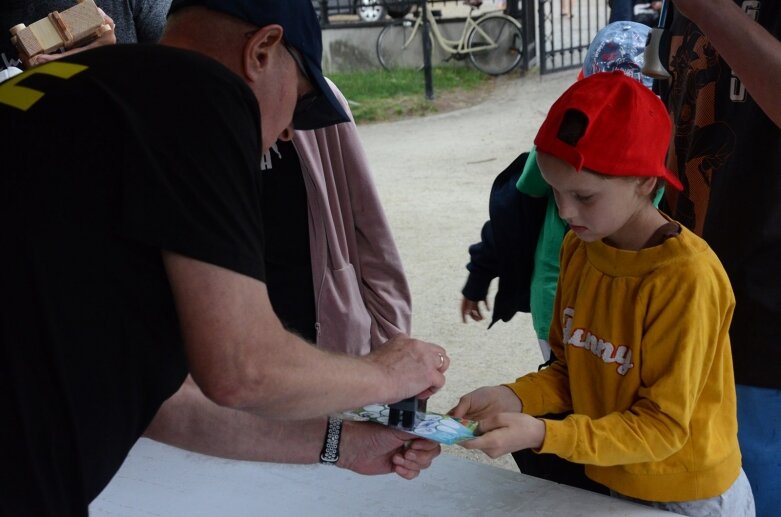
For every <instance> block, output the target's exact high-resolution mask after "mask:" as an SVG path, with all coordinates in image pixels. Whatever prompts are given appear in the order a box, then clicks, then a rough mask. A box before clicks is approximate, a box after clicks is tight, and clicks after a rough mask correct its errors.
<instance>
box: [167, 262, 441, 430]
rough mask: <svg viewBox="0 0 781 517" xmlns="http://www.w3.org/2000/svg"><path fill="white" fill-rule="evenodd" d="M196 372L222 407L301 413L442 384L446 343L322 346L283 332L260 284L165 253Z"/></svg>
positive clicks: (400, 340)
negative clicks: (355, 351) (356, 352)
mask: <svg viewBox="0 0 781 517" xmlns="http://www.w3.org/2000/svg"><path fill="white" fill-rule="evenodd" d="M163 261H164V264H165V267H166V271H167V274H168V278H169V281H170V284H171V289H172V291H173V295H174V299H175V302H176V305H177V311H178V314H179V321H180V325H181V329H182V336H183V339H184V343H185V351H186V354H187V360H188V364H189V368H190V373H191V374H192V376H193V379H194V380H195V382H196V383H197V384H198V386H199V387H200V388H201V390H202V391H203V393H204V394H205V395H206V396H207V397H208V398H209V399H211V400H213V401H214V402H216V403H217V404H219V405H222V406H228V407H231V408H234V409H242V410H245V411H249V412H253V413H256V414H259V415H263V416H266V417H271V418H279V419H303V418H309V417H315V416H320V415H325V414H328V413H332V412H336V411H342V410H345V409H349V408H354V407H359V406H362V405H366V404H371V403H385V402H395V401H398V400H401V399H403V398H406V397H410V396H413V395H422V396H423V397H426V396H428V395H430V394H431V393H433V392H435V391H437V390H438V389H439V388H440V387H441V386H442V385H444V382H445V378H444V375H443V373H444V371H445V370H446V369H447V367H448V364H449V361H448V359H447V355H446V353H445V350H444V349H443V348H441V347H439V346H437V345H433V344H430V343H425V342H423V341H418V340H414V339H409V338H407V337H405V336H399V337H396V338H394V339H392V340H391V341H389V342H388V344H387V345H385V346H383V347H382V348H381V349H380V350H378V351H376V352H374V353H372V354H370V355H368V356H365V357H362V358H355V357H348V356H344V355H337V354H331V353H327V352H324V351H321V350H318V349H317V348H315V347H313V346H312V345H310V344H309V343H306V342H305V341H303V340H302V339H300V338H299V337H297V336H295V335H294V334H291V333H289V332H287V331H286V330H285V329H284V328H283V327H282V324H281V323H280V322H279V320H278V319H277V317H276V315H275V314H274V312H273V310H272V308H271V304H270V302H269V299H268V295H267V292H266V288H265V285H264V284H263V283H262V282H259V281H257V280H255V279H253V278H250V277H247V276H244V275H241V274H239V273H236V272H234V271H230V270H227V269H224V268H222V267H219V266H215V265H212V264H207V263H204V262H201V261H198V260H194V259H192V258H189V257H185V256H182V255H178V254H175V253H170V252H163Z"/></svg>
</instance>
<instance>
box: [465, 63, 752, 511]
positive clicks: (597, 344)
mask: <svg viewBox="0 0 781 517" xmlns="http://www.w3.org/2000/svg"><path fill="white" fill-rule="evenodd" d="M669 141H670V120H669V116H668V114H667V111H666V109H665V107H664V105H663V104H662V102H661V101H660V100H659V99H658V98H657V97H656V96H655V95H654V94H653V93H652V92H651V91H649V90H648V89H647V88H646V87H644V86H643V85H642V84H640V83H639V82H637V81H636V80H634V79H630V78H628V77H626V76H625V75H624V74H623V73H621V72H614V73H599V74H595V75H593V76H591V77H588V78H586V79H583V80H582V81H578V82H577V83H575V84H574V85H573V86H572V87H570V88H569V89H568V90H567V91H566V92H565V93H564V94H563V95H562V96H561V97H560V98H559V99H558V100H557V101H556V102H555V103H554V105H553V107H552V108H551V110H550V112H549V113H548V116H547V118H546V120H545V122H544V123H543V125H542V127H541V128H540V130H539V132H538V134H537V137H536V139H535V141H534V143H535V145H536V146H537V151H538V158H537V160H538V164H539V166H540V169H541V171H542V175H543V178H544V179H545V181H546V182H548V183H549V184H550V185H551V187H552V189H553V192H554V196H555V199H556V203H557V205H558V209H559V215H560V216H561V218H562V219H564V220H565V221H566V222H567V224H568V225H569V227H570V230H571V231H570V232H569V233H568V234H567V236H566V237H565V239H564V243H563V244H562V248H561V273H560V276H559V284H558V288H557V293H556V301H555V304H554V318H553V322H552V324H551V331H550V336H549V342H550V345H551V347H552V350H553V353H554V354H555V356H556V358H557V359H556V361H555V362H554V363H553V364H552V365H551V366H550V367H549V368H546V369H544V370H541V371H540V372H535V373H530V374H527V375H525V376H523V377H521V378H519V379H517V380H516V381H515V382H514V383H511V384H507V385H504V386H493V387H484V388H480V389H478V390H475V391H473V392H472V393H469V394H467V395H465V396H463V397H462V398H461V400H460V401H459V403H458V405H457V406H456V407H455V408H453V409H452V410H451V413H452V414H453V415H455V416H459V417H466V418H471V419H476V420H479V421H480V431H481V432H482V436H480V437H478V438H476V439H474V440H471V441H468V442H463V443H462V445H463V446H464V447H466V448H468V449H481V450H483V451H484V452H485V453H486V454H488V455H489V456H491V457H497V456H500V455H502V454H507V453H509V452H513V451H516V450H520V449H526V448H532V449H534V450H535V451H537V452H539V453H552V454H556V455H558V456H560V457H562V458H564V459H567V460H569V461H573V462H577V463H583V464H585V465H586V475H587V476H588V477H589V478H591V479H593V480H594V481H597V482H599V483H602V484H603V485H606V486H607V487H608V488H610V490H611V493H612V494H613V495H615V496H617V497H624V498H628V499H632V500H636V501H638V502H642V503H646V504H649V505H653V506H656V507H658V508H662V509H666V510H671V511H675V512H678V513H681V514H684V515H723V516H729V517H741V516H753V515H754V503H753V498H752V495H751V489H750V487H749V485H748V481H747V479H746V477H745V474H743V472H742V469H741V457H740V449H739V447H738V439H737V417H736V408H735V382H734V379H733V373H732V355H731V353H730V342H729V335H728V329H729V325H730V321H731V318H732V312H733V309H734V307H735V299H734V296H733V294H732V289H731V287H730V283H729V280H728V278H727V275H726V273H725V272H724V269H723V268H722V266H721V263H720V262H719V260H718V259H717V258H716V255H715V254H714V253H713V252H712V251H711V249H710V248H709V247H708V245H707V244H706V243H705V241H703V240H702V239H700V238H699V237H697V236H696V235H694V234H693V233H691V232H690V231H688V230H687V229H686V228H684V227H682V226H681V225H679V224H678V223H676V222H675V221H672V220H670V219H669V218H668V217H666V216H665V215H663V214H662V213H661V212H660V211H659V210H657V209H656V208H654V206H653V203H652V198H653V195H654V194H655V192H656V191H657V189H658V188H659V187H660V186H661V182H662V181H665V182H666V183H667V185H669V186H670V187H672V188H676V189H678V190H680V189H681V184H680V182H679V181H678V179H677V178H676V177H675V176H674V175H673V174H672V173H671V172H670V171H668V170H667V169H666V167H665V155H666V151H667V146H668V142H669ZM568 410H572V411H573V412H574V414H572V415H571V416H569V417H567V418H565V419H564V420H561V421H554V420H544V419H538V418H534V417H535V415H543V414H546V413H560V412H563V411H568Z"/></svg>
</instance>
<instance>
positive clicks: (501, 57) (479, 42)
mask: <svg viewBox="0 0 781 517" xmlns="http://www.w3.org/2000/svg"><path fill="white" fill-rule="evenodd" d="M494 44H495V45H496V46H495V47H493V45H494ZM466 46H467V49H469V51H470V52H469V60H470V61H471V62H472V64H473V65H474V66H475V68H477V69H478V70H480V71H481V72H484V73H486V74H488V75H502V74H506V73H507V72H509V71H510V70H512V69H513V68H515V67H516V66H518V64H519V63H520V62H521V58H522V57H523V34H522V33H521V28H520V27H519V26H518V24H517V22H516V21H515V20H513V19H512V18H510V17H509V16H486V17H483V18H481V19H480V20H478V22H477V26H476V27H475V28H474V29H472V32H470V33H469V37H468V38H467V44H466ZM482 47H485V48H482ZM491 47H493V48H491Z"/></svg>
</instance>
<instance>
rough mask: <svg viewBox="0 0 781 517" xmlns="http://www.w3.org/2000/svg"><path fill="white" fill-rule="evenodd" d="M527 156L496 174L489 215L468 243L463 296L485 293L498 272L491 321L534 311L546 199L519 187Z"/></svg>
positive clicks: (469, 296)
mask: <svg viewBox="0 0 781 517" xmlns="http://www.w3.org/2000/svg"><path fill="white" fill-rule="evenodd" d="M528 156H529V154H528V153H523V154H521V155H520V156H518V157H517V158H516V159H515V160H514V161H513V162H512V163H511V164H510V165H509V166H508V167H507V168H506V169H505V170H504V171H502V172H501V173H500V174H499V175H498V176H497V177H496V179H495V180H494V183H493V186H492V187H491V196H490V200H489V206H488V211H489V217H490V219H489V221H488V222H486V223H485V225H483V230H482V232H481V239H482V240H481V242H479V243H477V244H473V245H472V246H470V247H469V255H470V262H469V264H467V269H468V270H469V277H468V278H467V282H466V285H465V286H464V289H463V290H462V293H463V295H464V297H466V298H467V299H469V300H482V299H484V298H485V295H486V293H487V292H488V286H489V285H490V283H491V280H493V279H494V278H496V277H498V278H499V287H498V290H497V293H496V298H495V299H494V307H493V315H492V318H491V325H493V324H494V323H496V322H497V321H498V320H500V319H501V320H502V321H510V319H511V318H512V317H513V316H514V315H515V313H516V312H518V311H521V312H529V311H530V307H529V297H530V296H529V295H530V287H531V276H532V271H533V269H534V252H535V250H536V248H537V238H538V237H539V234H540V228H541V227H542V222H543V219H544V218H545V209H546V206H547V199H546V198H534V197H531V196H528V195H526V194H523V193H521V192H519V191H518V189H517V188H516V184H517V183H518V178H520V176H521V173H522V172H523V167H524V164H525V163H526V159H527V158H528ZM491 325H489V328H490V327H491Z"/></svg>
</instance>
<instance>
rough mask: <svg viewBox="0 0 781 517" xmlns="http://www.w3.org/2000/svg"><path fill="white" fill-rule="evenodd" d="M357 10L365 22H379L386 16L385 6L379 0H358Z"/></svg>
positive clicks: (356, 3)
mask: <svg viewBox="0 0 781 517" xmlns="http://www.w3.org/2000/svg"><path fill="white" fill-rule="evenodd" d="M355 12H356V13H358V17H359V18H360V19H361V21H364V22H378V21H380V20H382V19H383V18H385V7H383V6H382V5H380V2H379V0H356V2H355Z"/></svg>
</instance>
